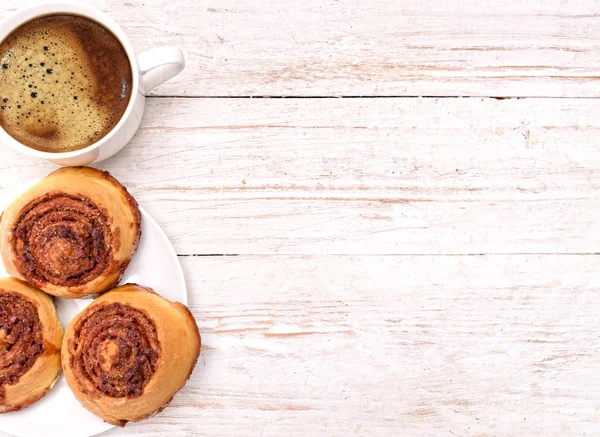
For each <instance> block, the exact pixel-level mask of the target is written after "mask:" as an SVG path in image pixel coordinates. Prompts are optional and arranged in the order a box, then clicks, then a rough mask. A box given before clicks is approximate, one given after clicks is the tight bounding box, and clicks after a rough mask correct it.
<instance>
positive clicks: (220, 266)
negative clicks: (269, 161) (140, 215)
mask: <svg viewBox="0 0 600 437" xmlns="http://www.w3.org/2000/svg"><path fill="white" fill-rule="evenodd" d="M182 261H183V265H184V269H185V274H186V278H187V281H188V285H189V288H190V306H191V308H192V311H193V313H194V315H195V316H196V318H197V320H198V324H199V326H200V330H201V332H202V335H203V341H204V343H203V350H202V354H201V358H200V361H199V365H198V369H197V371H196V372H195V373H194V375H193V376H192V379H191V380H190V381H189V383H188V385H187V386H186V388H185V389H184V390H183V392H182V393H181V394H179V395H178V396H177V397H176V398H175V400H174V402H173V404H172V405H171V407H169V408H168V409H167V410H165V411H164V412H163V413H161V414H160V415H159V416H157V417H155V418H153V419H150V420H148V421H147V422H145V423H141V424H139V425H132V426H128V427H127V428H125V430H116V431H114V432H111V433H108V434H107V435H109V436H114V437H116V436H132V435H152V436H157V437H161V436H162V437H167V436H169V437H170V436H174V435H177V436H182V435H183V436H205V435H210V436H215V437H219V436H223V437H229V436H232V435H236V436H241V437H243V436H248V437H250V436H259V435H261V436H265V437H268V436H281V435H286V436H298V437H300V436H306V435H311V436H330V437H335V436H340V437H346V436H349V435H356V436H365V437H366V436H373V435H378V436H398V435H411V436H428V437H429V436H431V437H433V436H449V437H450V436H453V435H458V436H482V435H488V436H496V437H504V436H506V437H509V436H514V435H534V434H540V435H544V436H548V437H554V436H556V437H563V436H565V435H586V434H587V435H594V434H595V433H596V432H597V430H598V427H599V426H600V423H599V419H598V405H599V404H600V394H599V393H598V390H597V387H598V385H599V384H600V379H599V378H600V377H599V376H598V367H599V366H600V340H599V339H600V335H599V334H600V330H599V328H598V324H597V318H598V316H597V313H598V311H597V309H598V307H599V305H600V289H599V288H598V284H599V283H600V273H599V272H600V258H599V257H597V256H565V255H562V256H523V255H508V256H468V257H457V256H417V257H414V256H347V257H343V256H314V257H310V256H307V257H287V256H277V257H273V256H252V257H247V256H238V257H186V258H182Z"/></svg>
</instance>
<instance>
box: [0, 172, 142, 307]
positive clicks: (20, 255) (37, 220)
mask: <svg viewBox="0 0 600 437" xmlns="http://www.w3.org/2000/svg"><path fill="white" fill-rule="evenodd" d="M140 223H141V214H140V211H139V208H138V204H137V202H136V201H135V199H134V198H133V197H132V196H131V195H130V194H129V193H128V192H127V190H126V189H125V187H123V185H121V184H120V183H119V182H118V181H117V180H116V179H115V178H113V177H112V176H110V174H108V173H107V172H102V171H99V170H96V169H93V168H90V167H68V168H62V169H60V170H57V171H55V172H54V173H51V174H50V175H48V176H47V177H46V178H44V179H43V180H41V181H40V182H39V183H37V184H36V185H35V186H33V187H32V188H31V189H29V190H27V191H26V192H25V193H24V194H22V195H21V196H19V197H18V198H17V199H16V200H15V201H14V202H13V203H12V204H11V205H9V206H8V207H7V208H6V210H5V211H4V213H3V215H2V221H1V223H0V252H1V254H2V260H3V261H4V265H5V267H6V270H7V271H8V272H9V274H10V275H12V276H14V277H16V278H19V279H22V280H24V281H27V282H29V283H30V284H32V285H33V286H34V287H37V288H39V289H40V290H43V291H45V292H46V293H49V294H52V295H54V296H59V297H65V298H80V297H85V296H89V295H93V294H98V293H102V292H104V291H106V290H108V289H110V288H112V287H114V286H115V285H116V284H117V283H118V282H119V280H120V279H121V277H122V276H123V273H124V272H125V269H126V268H127V266H128V265H129V262H130V261H131V257H132V256H133V254H134V252H135V250H136V249H137V246H138V243H139V239H140V234H141V227H140Z"/></svg>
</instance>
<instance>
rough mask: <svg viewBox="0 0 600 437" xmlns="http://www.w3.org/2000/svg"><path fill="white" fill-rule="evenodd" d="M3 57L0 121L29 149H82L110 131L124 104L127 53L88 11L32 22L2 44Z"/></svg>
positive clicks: (128, 89)
mask: <svg viewBox="0 0 600 437" xmlns="http://www.w3.org/2000/svg"><path fill="white" fill-rule="evenodd" d="M0 59H1V61H0V105H1V108H0V126H2V128H4V130H5V131H6V132H8V134H9V135H11V136H12V137H13V138H14V139H16V140H17V141H19V142H20V143H22V144H25V145H26V146H29V147H31V148H33V149H36V150H41V151H45V152H70V151H73V150H79V149H83V148H84V147H87V146H89V145H91V144H93V143H95V142H96V141H98V140H100V139H101V138H102V137H104V136H105V135H106V134H107V133H108V132H110V131H111V130H112V129H113V128H114V127H115V125H116V124H117V123H118V122H119V120H120V119H121V117H122V116H123V113H124V112H125V109H126V108H127V105H128V103H129V99H130V96H131V84H132V74H131V66H130V63H129V59H128V57H127V53H126V52H125V50H124V49H123V46H122V45H121V43H120V42H119V41H118V40H117V38H116V37H115V36H113V34H112V33H110V32H109V31H108V30H107V29H105V28H104V27H102V26H101V25H99V24H97V23H95V22H93V21H91V20H88V19H87V18H83V17H80V16H75V15H51V16H47V17H42V18H37V19H35V20H32V21H29V22H28V23H25V24H24V25H23V26H21V27H19V28H18V29H16V30H15V31H14V32H13V33H11V34H10V35H9V36H8V37H7V38H6V39H5V40H4V41H3V42H2V44H0Z"/></svg>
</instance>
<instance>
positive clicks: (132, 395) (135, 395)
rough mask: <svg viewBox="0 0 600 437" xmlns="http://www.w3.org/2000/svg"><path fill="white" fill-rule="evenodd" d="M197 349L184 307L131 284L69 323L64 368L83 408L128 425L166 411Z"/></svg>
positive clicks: (192, 324)
mask: <svg viewBox="0 0 600 437" xmlns="http://www.w3.org/2000/svg"><path fill="white" fill-rule="evenodd" d="M199 353H200V333H199V332H198V327H197V325H196V322H195V320H194V317H193V316H192V314H191V313H190V311H189V310H188V309H187V307H185V306H184V305H182V304H180V303H178V302H170V301H168V300H166V299H165V298H163V297H161V296H159V295H158V294H156V293H154V292H153V291H152V290H151V289H149V288H146V287H141V286H139V285H135V284H127V285H123V286H121V287H117V288H115V289H113V290H111V291H109V292H107V293H105V294H103V295H102V296H100V297H99V298H97V299H96V300H94V302H93V303H92V304H91V305H90V306H88V307H87V308H86V309H85V310H83V311H82V312H81V313H80V314H78V315H77V316H76V317H75V318H74V319H73V320H72V321H71V323H70V324H69V326H68V327H67V330H66V333H65V337H64V340H63V349H62V366H63V370H64V373H65V377H66V380H67V383H68V384H69V387H71V390H72V391H73V393H74V394H75V397H76V398H77V399H78V400H79V402H81V404H82V405H83V406H84V407H85V408H87V409H88V410H89V411H91V412H92V413H94V414H96V415H97V416H99V417H101V418H102V419H104V420H105V421H106V422H108V423H111V424H114V425H118V426H125V424H126V423H127V422H129V421H139V420H142V419H145V418H148V417H151V416H153V415H154V414H156V413H158V412H159V411H162V410H163V409H164V408H165V407H166V406H167V405H168V404H169V402H170V401H171V399H173V396H174V395H175V393H177V391H179V389H181V388H182V387H183V385H184V384H185V382H186V380H187V379H188V378H189V376H190V375H191V373H192V370H193V369H194V366H195V365H196V361H197V359H198V355H199Z"/></svg>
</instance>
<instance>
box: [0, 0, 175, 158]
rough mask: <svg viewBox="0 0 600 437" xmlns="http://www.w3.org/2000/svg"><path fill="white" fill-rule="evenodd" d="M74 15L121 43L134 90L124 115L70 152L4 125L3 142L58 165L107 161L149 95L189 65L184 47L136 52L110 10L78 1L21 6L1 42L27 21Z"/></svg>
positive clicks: (1, 28) (1, 30)
mask: <svg viewBox="0 0 600 437" xmlns="http://www.w3.org/2000/svg"><path fill="white" fill-rule="evenodd" d="M54 15H73V16H79V17H82V18H85V19H87V20H90V21H92V22H95V23H97V24H99V25H100V26H102V27H104V28H105V29H106V30H107V31H109V32H110V33H111V34H112V35H113V36H114V37H115V38H116V39H117V40H118V42H119V43H120V44H121V46H122V48H123V50H124V51H125V53H126V55H127V58H128V60H129V63H130V66H131V85H130V88H131V90H130V91H131V92H130V94H129V102H128V103H127V106H126V107H125V110H124V112H123V114H122V116H121V118H120V119H119V120H118V122H116V124H115V125H114V127H112V129H111V130H110V131H108V133H106V134H105V135H104V136H103V137H102V138H100V139H98V140H97V141H95V142H93V143H92V144H90V145H89V146H87V147H83V148H81V149H78V150H73V151H66V152H49V151H41V150H36V149H35V148H32V147H29V146H27V145H26V144H23V142H20V141H18V140H17V139H15V138H14V137H13V136H11V135H9V133H8V132H7V131H6V130H5V129H3V128H2V127H1V126H0V142H2V143H4V144H7V145H9V146H11V147H12V148H13V149H15V150H16V151H17V152H20V153H23V154H25V155H28V156H31V157H33V158H42V159H46V160H49V161H52V162H54V163H56V164H58V165H63V166H76V165H88V164H92V163H97V162H100V161H103V160H105V159H107V158H109V157H111V156H113V155H114V154H115V153H117V152H119V151H120V150H121V149H122V148H123V147H125V145H126V144H127V143H128V142H129V141H130V140H131V138H132V137H133V135H134V134H135V132H136V131H137V129H138V127H139V125H140V122H141V120H142V115H143V113H144V106H145V96H146V95H147V94H148V93H149V92H150V91H151V90H152V89H154V88H155V87H156V86H158V85H160V84H162V83H164V82H166V81H167V80H169V79H171V78H173V77H174V76H176V75H177V74H179V73H180V72H181V71H182V70H183V68H184V67H185V59H184V56H183V53H182V52H181V50H179V49H178V48H176V47H159V48H154V49H151V50H148V51H146V52H143V53H141V54H139V55H136V54H135V53H134V51H133V47H132V45H131V43H130V42H129V39H128V38H127V36H126V35H125V33H124V32H123V30H121V28H120V27H119V26H118V25H117V24H116V23H115V21H114V20H113V19H112V18H110V17H109V16H108V15H107V14H105V13H103V12H101V11H99V10H97V9H95V8H93V7H90V6H86V5H82V4H79V3H74V2H57V3H43V4H39V5H37V6H33V7H29V8H26V9H21V10H19V11H17V12H16V13H14V14H13V15H11V16H9V17H7V18H6V19H5V20H4V21H3V22H2V23H0V42H2V41H4V40H5V39H6V38H7V37H8V36H9V35H11V34H12V33H13V32H14V31H15V30H17V29H19V28H20V27H21V26H23V25H24V24H26V23H28V22H30V21H32V20H35V19H37V18H41V17H47V16H54Z"/></svg>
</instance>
